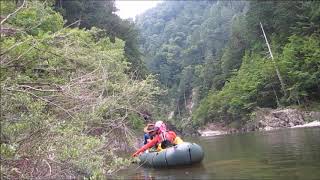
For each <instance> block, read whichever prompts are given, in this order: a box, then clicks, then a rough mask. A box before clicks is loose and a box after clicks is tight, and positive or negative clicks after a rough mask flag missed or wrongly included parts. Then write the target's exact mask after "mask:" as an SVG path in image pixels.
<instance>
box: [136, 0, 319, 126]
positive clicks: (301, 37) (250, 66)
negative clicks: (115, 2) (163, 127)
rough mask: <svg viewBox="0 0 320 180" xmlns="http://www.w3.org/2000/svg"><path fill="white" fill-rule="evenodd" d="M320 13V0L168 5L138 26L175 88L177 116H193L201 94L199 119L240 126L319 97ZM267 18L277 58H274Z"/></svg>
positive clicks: (165, 80) (150, 61)
mask: <svg viewBox="0 0 320 180" xmlns="http://www.w3.org/2000/svg"><path fill="white" fill-rule="evenodd" d="M319 17H320V16H319V3H318V2H301V1H294V2H286V1H249V2H243V1H201V2H188V3H185V2H164V3H162V4H160V5H158V6H157V7H156V8H154V9H152V10H149V11H148V12H146V13H144V14H143V15H141V16H139V17H138V19H137V25H138V27H139V28H140V30H141V35H140V43H141V49H142V52H144V53H145V54H146V56H145V58H144V60H145V61H146V64H147V65H148V67H149V69H150V70H151V72H152V73H154V74H159V76H158V77H159V80H160V82H161V83H162V85H163V86H165V87H167V88H168V89H169V91H168V92H169V94H168V99H167V100H166V102H169V103H167V104H170V106H173V107H174V108H175V115H179V117H174V119H176V121H179V120H181V121H183V117H186V116H188V115H190V114H188V112H189V111H186V109H187V108H188V103H190V101H191V100H192V101H193V99H200V100H202V101H201V102H200V103H199V104H196V105H195V106H194V107H198V108H197V110H196V111H194V112H193V114H192V116H193V122H194V124H203V123H205V122H207V121H224V122H228V123H229V122H232V121H238V122H234V123H236V124H238V125H239V124H241V122H239V121H240V120H243V121H245V120H246V119H248V118H249V116H250V113H251V112H252V111H253V110H254V109H255V108H256V107H269V108H270V107H271V108H276V107H278V106H287V105H292V104H300V105H301V104H308V103H312V102H313V101H319V85H318V84H319V79H320V78H319V63H318V62H319V61H318V59H319V57H318V54H319V52H318V49H319V41H318V40H317V39H319V27H318V26H319V24H320V21H319ZM260 22H261V23H262V24H263V26H264V29H265V31H266V34H267V36H268V39H269V40H271V42H270V43H271V49H272V52H273V55H274V57H275V62H274V63H272V61H271V59H267V56H268V54H269V53H268V49H267V47H266V45H265V41H264V39H263V37H262V31H261V28H260ZM245 52H247V54H246V55H245ZM266 55H267V56H266ZM265 56H266V57H265ZM276 67H277V68H279V70H280V74H281V76H282V77H283V79H284V83H285V87H286V90H285V91H286V92H287V94H288V96H285V94H286V93H284V92H283V91H282V90H281V88H280V82H279V79H278V77H277V75H276V71H275V69H276ZM195 89H198V91H197V93H198V94H194V93H193V92H194V90H195ZM181 113H182V115H181ZM181 118H182V119H181ZM176 124H177V125H180V124H181V123H180V122H176Z"/></svg>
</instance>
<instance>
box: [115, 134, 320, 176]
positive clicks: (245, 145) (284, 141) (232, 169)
mask: <svg viewBox="0 0 320 180" xmlns="http://www.w3.org/2000/svg"><path fill="white" fill-rule="evenodd" d="M189 141H192V142H196V143H198V144H199V145H201V146H202V147H203V149H204V151H205V158H204V160H203V162H202V163H201V164H199V165H194V166H186V167H178V168H170V169H165V168H164V169H152V168H143V167H139V166H138V165H136V166H133V167H131V168H130V169H128V170H125V171H121V172H119V174H118V176H117V178H123V179H301V180H305V179H320V128H304V129H284V130H278V131H269V132H254V133H246V134H236V135H224V136H215V137H200V138H195V139H189Z"/></svg>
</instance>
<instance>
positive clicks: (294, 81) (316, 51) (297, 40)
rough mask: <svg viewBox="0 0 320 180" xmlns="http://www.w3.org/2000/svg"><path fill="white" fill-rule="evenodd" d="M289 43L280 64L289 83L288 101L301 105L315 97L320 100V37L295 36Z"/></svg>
mask: <svg viewBox="0 0 320 180" xmlns="http://www.w3.org/2000/svg"><path fill="white" fill-rule="evenodd" d="M289 41H290V42H289V43H288V44H286V46H285V47H284V50H283V54H282V56H281V60H280V62H279V63H280V65H281V69H282V73H283V74H284V77H285V80H286V83H287V90H288V92H289V97H288V101H289V102H293V103H299V104H300V103H302V102H308V101H310V100H312V99H314V98H315V97H318V98H319V94H318V92H319V84H320V61H319V59H320V40H319V36H318V35H315V34H314V35H312V36H309V37H301V36H296V35H293V36H291V37H290V38H289ZM301 101H302V102H301Z"/></svg>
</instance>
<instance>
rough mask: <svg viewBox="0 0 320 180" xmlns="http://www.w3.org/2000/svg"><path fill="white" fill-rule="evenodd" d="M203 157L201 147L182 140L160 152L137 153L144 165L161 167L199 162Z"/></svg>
mask: <svg viewBox="0 0 320 180" xmlns="http://www.w3.org/2000/svg"><path fill="white" fill-rule="evenodd" d="M203 157H204V153H203V150H202V148H201V147H200V146H199V145H198V144H195V143H189V142H184V143H181V144H178V145H175V146H173V147H169V148H167V149H164V150H162V151H160V152H144V153H142V154H141V155H139V159H140V164H141V165H142V166H145V167H153V168H161V167H173V166H182V165H192V164H196V163H200V162H201V161H202V159H203Z"/></svg>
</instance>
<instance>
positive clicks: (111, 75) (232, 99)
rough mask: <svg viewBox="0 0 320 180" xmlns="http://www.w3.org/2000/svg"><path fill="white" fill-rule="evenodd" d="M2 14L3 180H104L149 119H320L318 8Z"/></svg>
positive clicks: (207, 4) (93, 5) (64, 0)
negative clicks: (274, 111) (279, 115)
mask: <svg viewBox="0 0 320 180" xmlns="http://www.w3.org/2000/svg"><path fill="white" fill-rule="evenodd" d="M0 8H1V9H0V10H1V31H0V32H1V40H0V42H1V51H0V57H1V61H0V64H1V69H0V70H1V77H0V86H1V87H0V90H1V116H0V118H1V119H0V121H1V141H0V143H1V159H0V160H1V178H4V179H32V178H38V179H50V178H51V179H66V178H69V179H72V178H76V177H77V176H81V177H83V176H85V177H91V178H95V177H96V178H102V176H104V175H106V174H109V173H112V172H115V171H117V170H119V167H122V166H123V165H124V164H129V161H128V159H124V158H121V157H120V156H119V154H118V152H119V151H123V150H128V149H129V148H130V147H133V146H134V145H133V144H134V142H133V139H134V137H135V135H134V130H135V129H139V128H140V129H139V130H141V127H142V125H143V123H144V118H145V117H147V116H150V115H151V114H152V115H153V116H156V117H157V118H154V119H159V115H160V116H161V115H162V116H163V117H165V118H167V115H168V113H170V115H173V119H172V122H173V123H175V125H177V126H178V127H191V128H194V127H196V126H200V125H202V124H205V123H207V122H217V121H219V122H224V123H226V124H230V123H236V124H239V125H241V124H242V123H245V122H246V121H247V120H248V119H249V118H250V115H251V114H252V113H253V112H254V110H255V109H256V108H257V107H270V108H278V107H286V106H298V107H307V108H309V107H313V108H315V109H317V110H319V102H320V69H319V68H320V60H319V59H320V37H319V36H320V3H319V2H317V1H293V2H291V1H290V2H287V1H165V2H163V3H161V4H159V5H158V6H157V7H155V8H153V9H151V10H149V11H147V12H146V13H144V14H142V15H141V16H139V17H138V18H137V20H136V23H134V22H133V21H132V20H122V19H120V18H119V17H118V16H117V15H115V14H114V12H115V11H116V8H115V2H114V1H112V0H90V1H88V0H72V1H69V0H15V1H12V0H5V1H1V6H0ZM260 22H261V23H262V25H263V27H264V30H265V32H266V35H267V37H268V40H269V43H270V44H271V50H272V55H273V59H272V58H270V53H269V51H268V48H267V45H266V42H265V39H264V36H263V34H262V31H261V26H260ZM135 25H137V27H135ZM139 32H140V35H139ZM138 43H139V44H138ZM138 45H139V46H138ZM144 63H145V64H146V65H147V67H148V68H149V70H150V72H151V75H150V74H148V72H147V70H146V67H145V65H144ZM152 74H153V75H152ZM158 81H160V85H159V84H158V83H157V82H158ZM162 89H167V90H168V93H167V96H163V92H164V91H163V90H162ZM160 95H162V96H160ZM194 129H195V128H194ZM184 130H186V129H184Z"/></svg>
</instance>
